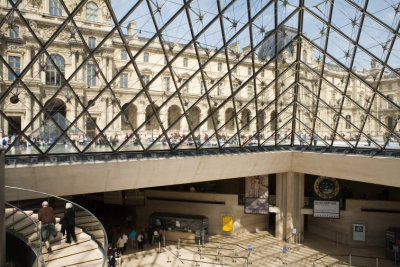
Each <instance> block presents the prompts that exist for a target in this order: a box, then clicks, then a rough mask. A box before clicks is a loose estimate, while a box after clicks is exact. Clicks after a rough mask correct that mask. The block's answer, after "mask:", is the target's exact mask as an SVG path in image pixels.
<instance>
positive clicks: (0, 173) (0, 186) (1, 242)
mask: <svg viewBox="0 0 400 267" xmlns="http://www.w3.org/2000/svg"><path fill="white" fill-rule="evenodd" d="M4 186H5V174H4V154H3V153H0V266H6V228H5V223H4V217H5V204H4V202H5V190H4Z"/></svg>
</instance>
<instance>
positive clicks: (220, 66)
mask: <svg viewBox="0 0 400 267" xmlns="http://www.w3.org/2000/svg"><path fill="white" fill-rule="evenodd" d="M218 71H222V63H218Z"/></svg>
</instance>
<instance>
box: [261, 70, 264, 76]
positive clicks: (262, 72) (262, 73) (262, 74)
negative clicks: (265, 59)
mask: <svg viewBox="0 0 400 267" xmlns="http://www.w3.org/2000/svg"><path fill="white" fill-rule="evenodd" d="M261 78H264V71H263V70H262V71H261Z"/></svg>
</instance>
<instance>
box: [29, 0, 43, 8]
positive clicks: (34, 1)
mask: <svg viewBox="0 0 400 267" xmlns="http://www.w3.org/2000/svg"><path fill="white" fill-rule="evenodd" d="M29 4H30V6H32V7H33V8H36V9H40V8H41V7H42V0H29Z"/></svg>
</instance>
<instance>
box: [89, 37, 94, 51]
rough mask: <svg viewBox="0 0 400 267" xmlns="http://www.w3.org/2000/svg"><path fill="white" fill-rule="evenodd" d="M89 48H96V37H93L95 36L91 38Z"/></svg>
mask: <svg viewBox="0 0 400 267" xmlns="http://www.w3.org/2000/svg"><path fill="white" fill-rule="evenodd" d="M88 46H89V48H90V49H95V48H96V37H93V36H91V37H89V40H88Z"/></svg>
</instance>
